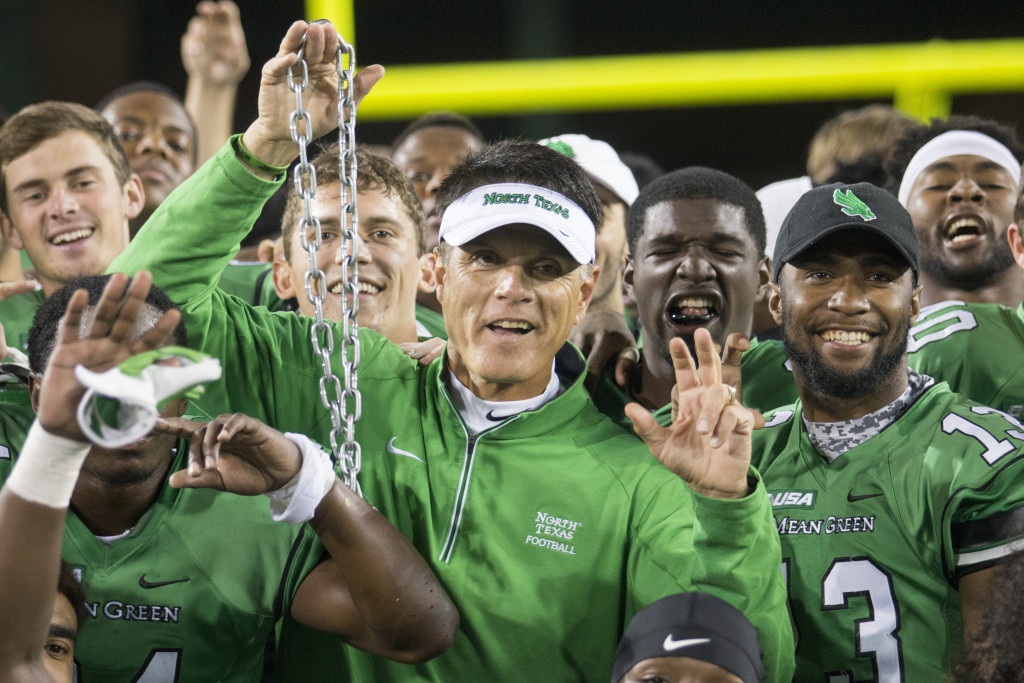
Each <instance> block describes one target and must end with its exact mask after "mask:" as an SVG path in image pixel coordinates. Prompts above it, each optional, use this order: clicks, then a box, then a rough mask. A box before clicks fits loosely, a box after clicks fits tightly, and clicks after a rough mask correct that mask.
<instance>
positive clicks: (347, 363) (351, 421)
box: [287, 36, 362, 495]
mask: <svg viewBox="0 0 1024 683" xmlns="http://www.w3.org/2000/svg"><path fill="white" fill-rule="evenodd" d="M339 41H340V42H339V45H338V65H337V68H338V91H339V97H338V137H339V146H340V152H339V155H338V164H339V169H340V172H341V174H340V175H341V197H340V200H341V225H342V246H341V249H342V259H341V265H342V271H343V280H342V281H343V288H342V296H341V316H342V320H341V322H342V338H341V344H340V354H341V363H342V367H343V369H344V373H343V374H344V380H345V381H344V387H343V386H342V383H341V382H340V381H339V380H338V377H337V376H336V375H335V374H334V371H333V370H332V368H331V354H333V353H334V333H333V331H332V329H331V325H330V324H329V323H328V322H327V321H325V320H324V311H323V303H324V300H325V299H326V297H327V282H326V278H325V276H324V272H323V271H322V270H320V267H319V266H318V265H317V258H316V257H317V251H318V250H319V249H320V247H321V246H322V244H323V233H322V231H321V227H320V219H319V218H317V217H316V216H314V215H313V198H314V197H315V196H316V191H317V185H316V169H315V168H314V167H313V165H312V164H311V163H309V157H308V152H307V147H308V144H309V143H310V142H312V138H311V136H312V133H313V120H312V118H311V117H310V115H309V112H308V111H306V110H305V109H304V108H303V105H302V95H303V93H304V92H305V91H306V89H307V88H308V87H309V67H308V65H307V63H306V60H305V54H304V53H305V47H306V41H305V36H303V41H302V47H301V48H300V49H299V53H298V56H299V60H298V62H297V63H296V64H295V66H294V67H292V69H296V68H298V69H301V73H302V80H301V81H298V82H296V79H295V77H294V76H293V73H292V69H289V70H288V73H287V78H288V87H289V88H290V89H291V91H292V92H293V93H295V110H294V111H293V112H292V114H291V118H290V120H289V130H290V132H291V137H292V140H294V141H295V144H297V145H298V146H299V163H298V164H297V165H296V166H295V170H294V171H293V174H292V175H293V181H294V184H295V192H296V193H297V194H298V195H299V197H300V198H301V199H302V202H303V215H302V218H300V219H299V225H298V231H299V239H300V240H301V243H302V248H303V249H305V251H306V254H307V256H308V257H309V263H308V266H307V270H306V276H305V289H306V299H307V300H308V301H309V303H310V304H312V305H313V309H314V311H315V318H316V321H315V322H314V324H313V327H312V328H311V330H310V341H311V342H312V344H313V351H314V352H315V353H316V354H317V355H318V356H320V362H321V365H322V366H323V373H324V374H323V376H322V377H321V378H320V402H321V403H322V404H323V406H324V408H326V409H327V411H328V413H329V414H330V417H331V434H330V441H331V455H332V456H333V457H334V459H335V460H336V461H337V462H338V464H339V469H340V470H341V476H342V479H343V480H344V481H345V483H346V484H347V485H348V487H349V488H351V489H352V490H353V491H355V492H356V493H357V494H359V495H362V491H361V490H360V487H359V480H358V475H359V468H360V466H361V464H362V455H361V451H360V448H359V442H358V441H356V438H355V426H356V422H357V421H358V420H359V417H360V415H361V414H362V397H361V395H360V393H359V385H358V369H359V358H360V347H359V323H358V321H357V316H358V315H359V273H358V257H359V251H358V250H359V240H358V239H356V235H357V234H358V233H357V232H356V231H357V230H358V216H357V213H356V202H355V196H356V187H357V186H356V179H357V176H356V173H357V168H356V153H355V144H356V138H355V135H356V128H355V125H356V108H355V100H354V88H355V86H354V81H353V74H354V73H355V64H356V56H355V54H356V53H355V49H354V48H353V47H352V46H351V45H349V44H348V43H346V42H345V41H344V40H340V38H339ZM346 56H347V57H348V63H347V66H346V65H345V63H344V61H343V57H346ZM300 121H301V122H302V131H301V133H300V130H299V128H300V126H299V122H300ZM349 215H350V216H351V217H352V219H351V225H349V222H348V221H347V220H346V216H349ZM311 227H312V228H313V229H314V230H313V232H314V239H313V240H309V239H308V238H307V232H308V231H309V229H310V228H311ZM314 283H316V284H318V285H319V287H317V286H315V285H314ZM349 297H352V304H351V306H350V305H349ZM350 348H351V356H352V358H351V360H349V349H350ZM341 432H344V434H345V439H344V443H343V444H342V445H340V446H339V444H338V435H339V434H340V433H341Z"/></svg>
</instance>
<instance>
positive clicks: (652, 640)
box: [612, 593, 764, 683]
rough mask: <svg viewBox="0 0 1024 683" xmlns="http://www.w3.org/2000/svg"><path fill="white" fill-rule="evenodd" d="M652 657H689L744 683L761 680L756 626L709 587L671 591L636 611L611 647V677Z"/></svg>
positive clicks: (615, 678)
mask: <svg viewBox="0 0 1024 683" xmlns="http://www.w3.org/2000/svg"><path fill="white" fill-rule="evenodd" d="M654 657H690V658H692V659H699V660H701V661H704V662H708V663H710V664H715V665H717V666H720V667H722V668H723V669H725V670H726V671H728V672H730V673H732V674H735V675H736V676H739V677H740V679H741V680H743V683H760V682H761V681H764V665H763V664H762V663H761V647H760V646H759V645H758V643H757V630H756V629H755V628H754V626H753V625H752V624H751V623H750V621H748V620H747V618H746V617H745V616H743V613H742V612H740V611H739V610H738V609H736V608H735V607H733V606H732V605H730V604H729V603H727V602H726V601H725V600H722V599H721V598H717V597H715V596H714V595H710V594H709V593H675V594H673V595H669V596H666V597H664V598H662V599H661V600H657V601H656V602H652V603H651V604H650V605H648V606H647V607H644V608H643V609H642V610H640V611H639V612H637V613H636V614H635V615H634V616H633V619H632V620H630V622H629V626H627V627H626V632H625V633H624V634H622V640H620V641H619V646H618V647H617V648H616V649H615V659H614V660H613V662H612V683H618V682H619V681H620V680H621V679H622V677H623V676H625V675H626V672H628V671H629V670H630V669H632V668H633V667H634V666H636V664H637V663H638V662H642V661H643V660H645V659H651V658H654Z"/></svg>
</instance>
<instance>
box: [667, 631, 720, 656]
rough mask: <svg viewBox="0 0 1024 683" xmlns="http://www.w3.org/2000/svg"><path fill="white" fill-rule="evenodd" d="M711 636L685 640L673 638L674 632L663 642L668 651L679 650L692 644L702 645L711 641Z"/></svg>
mask: <svg viewBox="0 0 1024 683" xmlns="http://www.w3.org/2000/svg"><path fill="white" fill-rule="evenodd" d="M710 642H711V639H710V638H685V639H683V640H672V634H671V633H670V634H668V635H667V636H665V642H664V643H662V644H661V646H662V647H663V648H665V649H666V650H667V651H668V652H671V651H672V650H678V649H680V648H684V647H690V646H691V645H700V644H702V643H710Z"/></svg>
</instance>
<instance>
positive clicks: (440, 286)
mask: <svg viewBox="0 0 1024 683" xmlns="http://www.w3.org/2000/svg"><path fill="white" fill-rule="evenodd" d="M432 255H433V257H434V259H433V260H434V264H433V265H434V292H435V293H436V294H437V300H438V301H439V302H441V306H442V307H443V306H444V291H445V290H444V276H445V274H446V272H447V271H446V270H445V267H444V261H443V259H442V258H441V252H440V251H438V249H437V247H434V252H433V254H432Z"/></svg>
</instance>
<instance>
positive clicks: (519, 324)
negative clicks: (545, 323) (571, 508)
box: [491, 320, 533, 331]
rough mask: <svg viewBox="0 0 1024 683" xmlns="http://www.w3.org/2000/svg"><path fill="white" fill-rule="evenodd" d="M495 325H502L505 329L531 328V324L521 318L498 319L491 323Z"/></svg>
mask: <svg viewBox="0 0 1024 683" xmlns="http://www.w3.org/2000/svg"><path fill="white" fill-rule="evenodd" d="M491 324H492V325H494V326H495V327H502V328H504V329H506V330H527V331H529V330H532V329H533V325H531V324H530V323H527V322H523V321H521V320H499V321H498V322H496V323H491Z"/></svg>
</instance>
